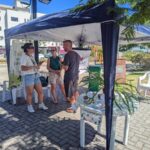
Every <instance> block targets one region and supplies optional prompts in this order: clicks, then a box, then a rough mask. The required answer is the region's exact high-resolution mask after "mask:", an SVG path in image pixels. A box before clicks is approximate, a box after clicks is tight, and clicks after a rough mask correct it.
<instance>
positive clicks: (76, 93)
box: [74, 91, 79, 101]
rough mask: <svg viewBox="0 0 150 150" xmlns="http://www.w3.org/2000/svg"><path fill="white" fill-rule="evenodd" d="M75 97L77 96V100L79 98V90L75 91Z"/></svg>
mask: <svg viewBox="0 0 150 150" xmlns="http://www.w3.org/2000/svg"><path fill="white" fill-rule="evenodd" d="M74 97H75V101H77V100H78V97H79V92H78V91H76V92H75V93H74Z"/></svg>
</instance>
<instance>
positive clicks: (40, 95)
mask: <svg viewBox="0 0 150 150" xmlns="http://www.w3.org/2000/svg"><path fill="white" fill-rule="evenodd" d="M34 87H35V90H36V91H37V93H38V100H39V109H42V110H47V109H48V107H46V106H45V104H44V103H43V100H44V95H43V89H42V85H41V83H38V84H35V86H34Z"/></svg>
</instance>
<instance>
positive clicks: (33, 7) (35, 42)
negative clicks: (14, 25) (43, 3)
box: [31, 0, 39, 63]
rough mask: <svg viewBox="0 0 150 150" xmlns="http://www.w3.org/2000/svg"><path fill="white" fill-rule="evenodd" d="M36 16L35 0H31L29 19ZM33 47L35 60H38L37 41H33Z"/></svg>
mask: <svg viewBox="0 0 150 150" xmlns="http://www.w3.org/2000/svg"><path fill="white" fill-rule="evenodd" d="M35 18H37V0H31V19H35ZM34 47H35V60H36V62H37V63H38V62H39V48H38V41H37V40H35V41H34Z"/></svg>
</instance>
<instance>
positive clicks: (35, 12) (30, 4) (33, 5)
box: [14, 0, 51, 63]
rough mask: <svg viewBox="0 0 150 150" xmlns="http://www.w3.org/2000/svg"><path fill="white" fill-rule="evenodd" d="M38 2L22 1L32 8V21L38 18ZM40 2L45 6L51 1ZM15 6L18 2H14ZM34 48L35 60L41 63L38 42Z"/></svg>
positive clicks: (35, 42)
mask: <svg viewBox="0 0 150 150" xmlns="http://www.w3.org/2000/svg"><path fill="white" fill-rule="evenodd" d="M37 1H38V0H20V2H21V3H22V4H25V5H27V6H30V12H31V20H32V19H36V18H37ZM39 2H41V3H43V4H49V3H50V2H51V0H39ZM14 4H16V0H14ZM34 47H35V60H36V62H37V63H38V62H39V57H38V56H39V51H38V41H37V40H35V41H34Z"/></svg>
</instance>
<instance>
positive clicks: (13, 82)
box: [9, 73, 21, 104]
mask: <svg viewBox="0 0 150 150" xmlns="http://www.w3.org/2000/svg"><path fill="white" fill-rule="evenodd" d="M20 82H21V81H20V78H19V77H18V76H17V75H15V74H14V73H12V74H10V75H9V88H10V89H11V93H12V98H13V100H16V93H17V87H18V86H19V85H20ZM13 103H14V104H16V102H14V101H13Z"/></svg>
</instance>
